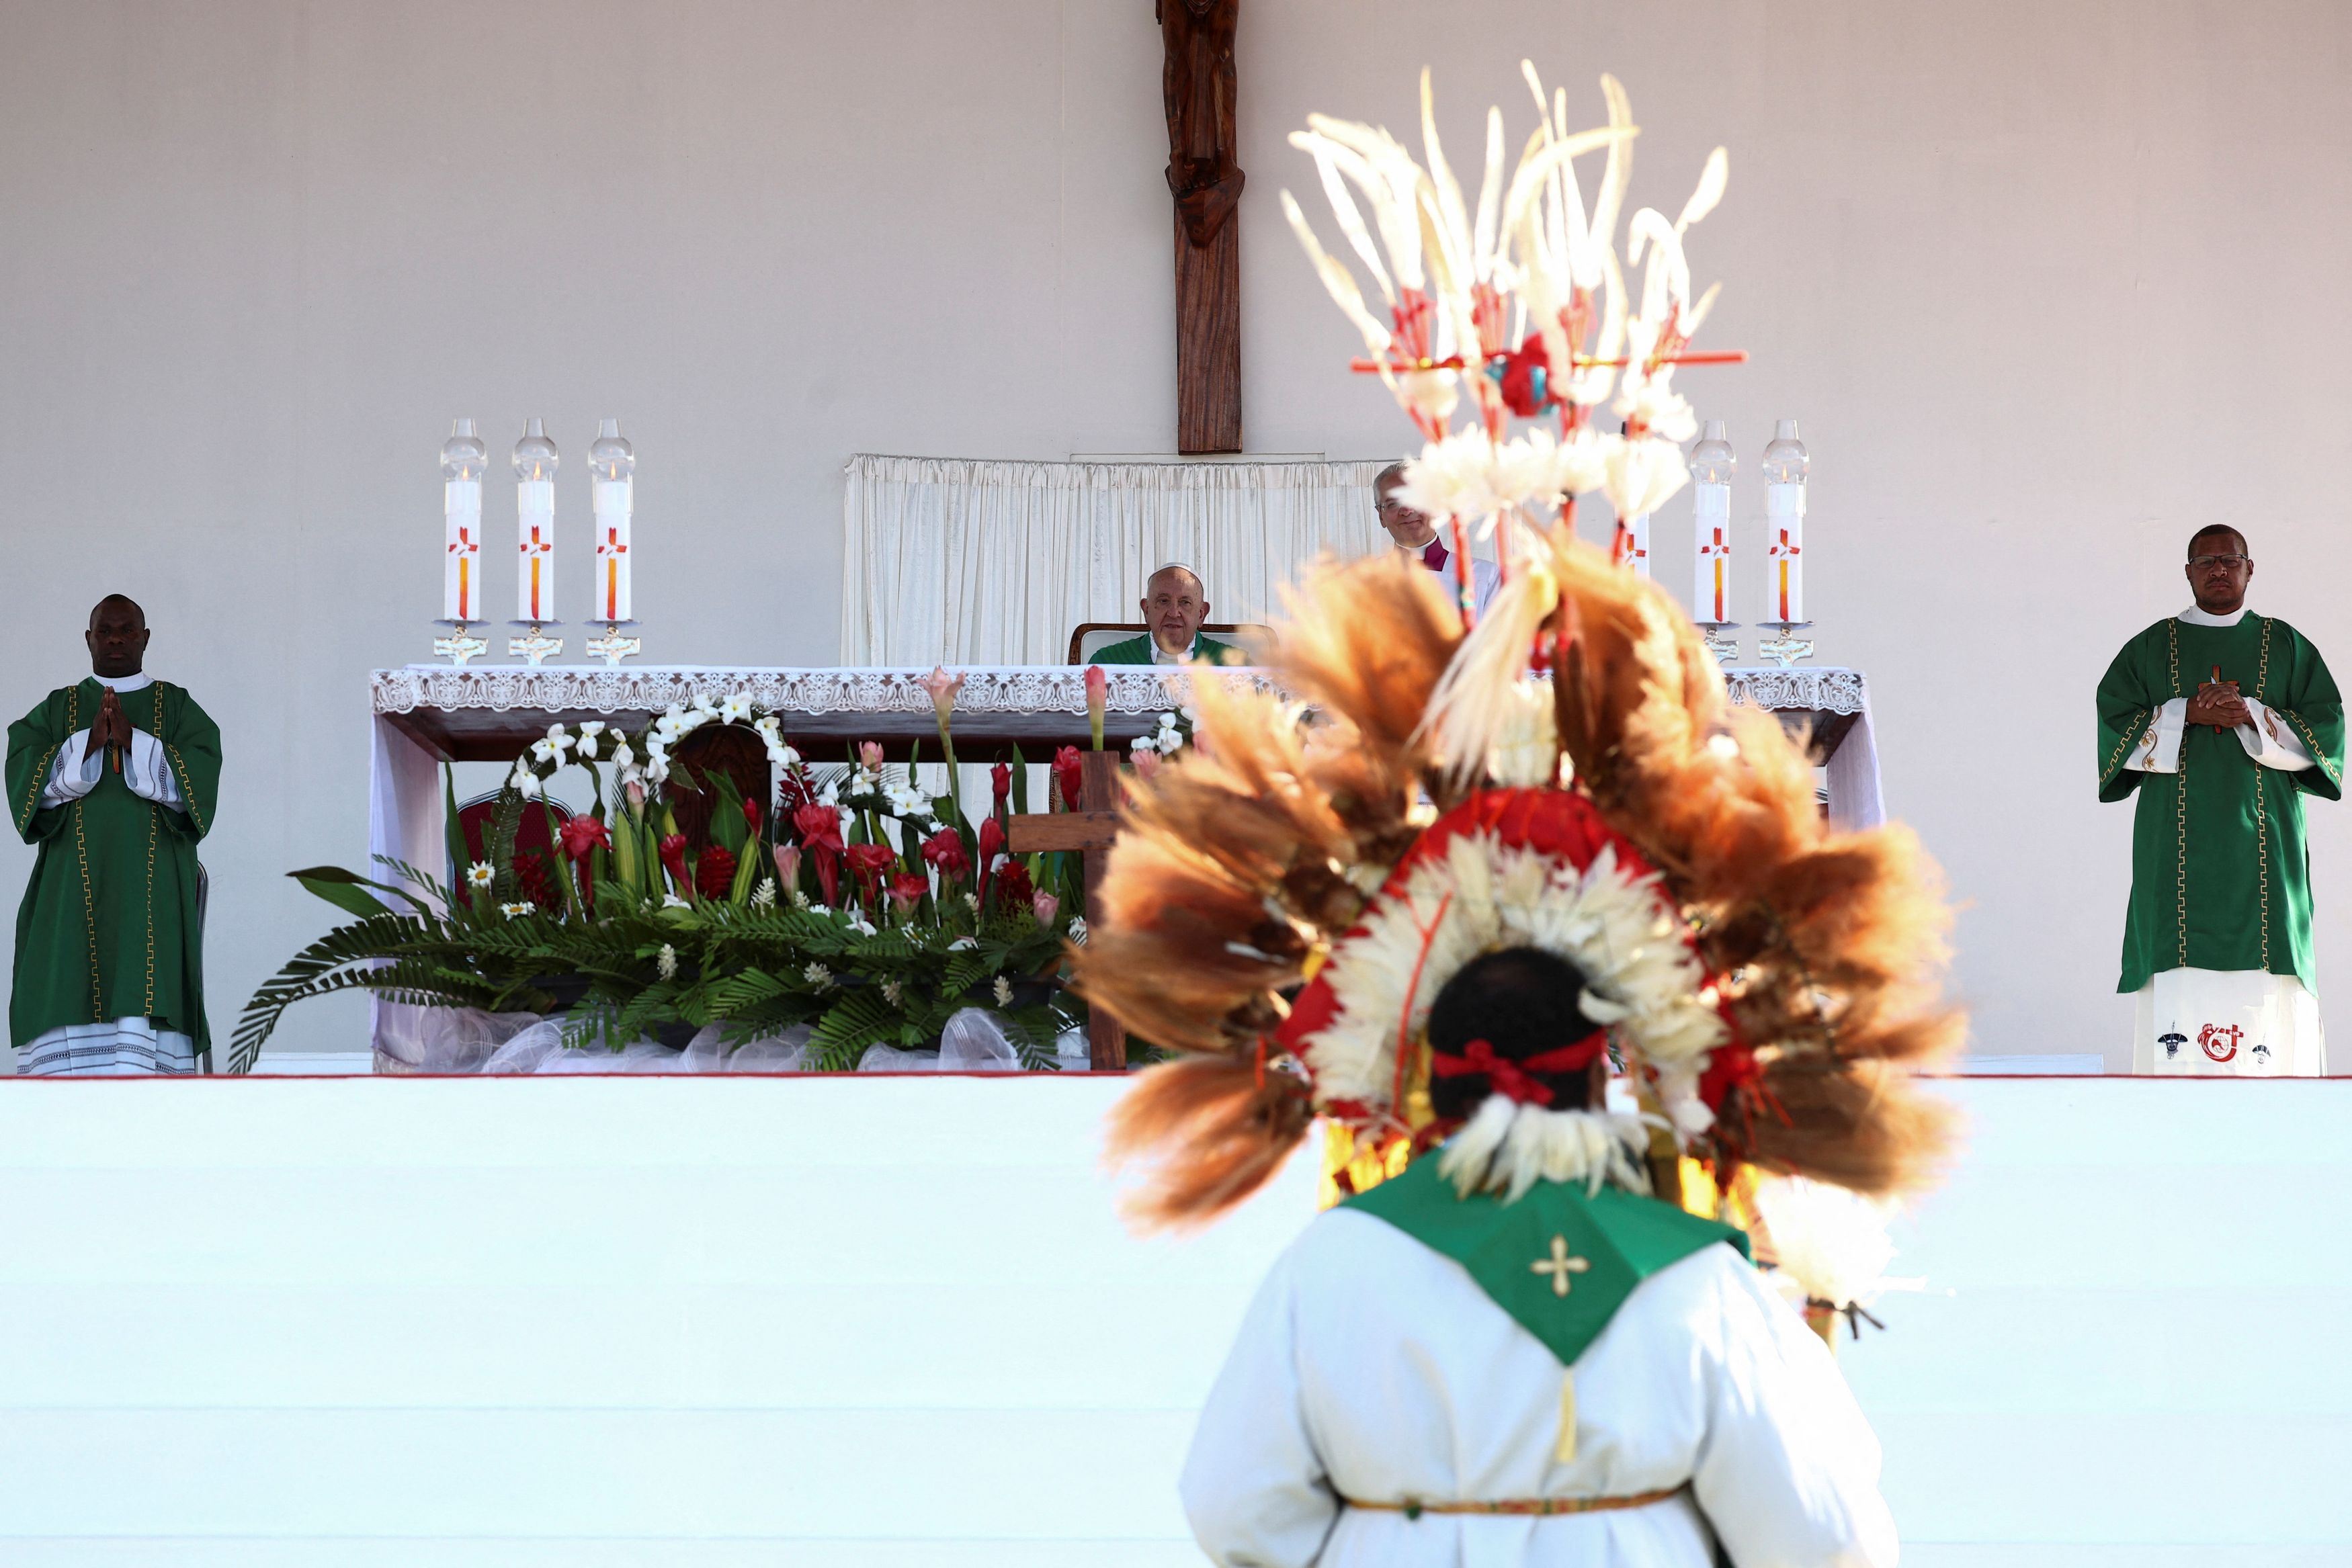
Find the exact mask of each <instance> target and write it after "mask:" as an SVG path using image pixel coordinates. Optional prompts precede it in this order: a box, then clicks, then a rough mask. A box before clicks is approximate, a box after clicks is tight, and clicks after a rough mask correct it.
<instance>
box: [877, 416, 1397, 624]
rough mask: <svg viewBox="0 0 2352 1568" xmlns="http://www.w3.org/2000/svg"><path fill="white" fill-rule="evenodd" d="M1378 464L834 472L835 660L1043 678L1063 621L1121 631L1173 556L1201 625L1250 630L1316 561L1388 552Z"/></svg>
mask: <svg viewBox="0 0 2352 1568" xmlns="http://www.w3.org/2000/svg"><path fill="white" fill-rule="evenodd" d="M1380 471H1381V464H1380V463H1378V462H1362V463H992V462H977V461H968V460H962V459H955V458H939V457H877V456H869V455H859V456H856V457H853V458H851V459H850V462H849V468H848V474H849V487H848V497H847V500H846V501H845V506H844V510H843V518H842V525H843V533H844V540H843V544H844V552H845V567H844V573H843V575H844V583H843V589H844V592H843V601H844V602H843V612H842V625H841V662H842V663H843V664H853V665H855V664H895V665H906V664H932V663H934V662H943V663H946V664H1061V663H1062V662H1063V661H1064V660H1065V659H1066V657H1067V656H1068V653H1069V641H1070V629H1071V628H1072V627H1074V626H1076V625H1077V624H1079V623H1080V622H1087V621H1116V622H1129V621H1135V620H1138V619H1139V615H1140V612H1139V610H1138V609H1137V607H1136V605H1137V601H1139V600H1140V599H1141V598H1142V597H1143V583H1144V578H1145V576H1146V575H1147V574H1148V573H1149V572H1150V570H1152V569H1153V568H1154V567H1157V566H1160V565H1161V564H1162V563H1164V562H1167V561H1171V560H1181V561H1182V562H1184V563H1185V564H1186V565H1188V566H1190V567H1192V569H1193V570H1195V571H1198V572H1199V573H1200V574H1201V580H1202V583H1203V584H1204V585H1205V586H1206V588H1207V591H1208V597H1209V607H1210V616H1209V618H1210V619H1211V620H1213V621H1265V620H1269V619H1271V618H1272V617H1273V616H1274V615H1275V614H1276V613H1277V612H1279V611H1280V609H1281V607H1282V601H1281V597H1280V594H1279V591H1278V590H1279V587H1280V585H1281V584H1283V583H1285V582H1286V581H1289V580H1293V579H1294V578H1296V577H1297V575H1298V573H1299V571H1300V569H1301V568H1303V567H1305V566H1306V565H1307V564H1308V563H1310V562H1312V561H1313V560H1314V559H1316V558H1317V557H1318V555H1320V554H1323V553H1325V552H1327V551H1328V552H1329V553H1330V554H1332V555H1334V556H1339V557H1341V558H1349V557H1354V556H1360V555H1366V554H1369V553H1370V552H1371V551H1373V550H1376V549H1384V548H1386V547H1387V545H1388V536H1387V535H1386V534H1384V533H1382V532H1381V527H1380V523H1379V521H1378V520H1377V519H1376V518H1375V517H1374V516H1373V513H1372V479H1373V476H1375V475H1377V474H1379V472H1380Z"/></svg>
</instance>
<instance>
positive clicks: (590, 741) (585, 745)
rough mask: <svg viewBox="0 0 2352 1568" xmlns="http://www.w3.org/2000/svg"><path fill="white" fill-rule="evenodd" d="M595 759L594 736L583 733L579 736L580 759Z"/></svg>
mask: <svg viewBox="0 0 2352 1568" xmlns="http://www.w3.org/2000/svg"><path fill="white" fill-rule="evenodd" d="M595 759H596V737H594V736H593V735H583V736H582V737H580V760H581V761H583V762H593V761H594V760H595Z"/></svg>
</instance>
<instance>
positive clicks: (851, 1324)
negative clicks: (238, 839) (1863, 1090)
mask: <svg viewBox="0 0 2352 1568" xmlns="http://www.w3.org/2000/svg"><path fill="white" fill-rule="evenodd" d="M1119 1089H1120V1085H1119V1084H1118V1083H1117V1082H1108V1081H1090V1080H1087V1079H1083V1078H1072V1079H1068V1080H1063V1081H1053V1080H1038V1079H940V1078H934V1077H921V1078H906V1079H877V1078H843V1079H767V1080H745V1079H724V1080H709V1079H646V1078H632V1079H582V1078H564V1079H557V1080H539V1079H533V1080H499V1079H466V1080H413V1079H411V1080H403V1079H319V1080H300V1079H286V1078H280V1079H272V1080H247V1081H218V1080H215V1081H198V1082H40V1081H34V1082H26V1081H16V1082H5V1083H0V1165H5V1176H6V1179H7V1187H6V1191H7V1198H6V1204H7V1221H6V1228H5V1236H6V1239H5V1245H0V1311H5V1313H6V1316H7V1321H8V1322H9V1325H10V1329H11V1334H10V1342H11V1343H12V1345H13V1347H14V1348H13V1354H10V1355H9V1357H8V1365H9V1368H10V1373H9V1375H8V1376H7V1377H6V1378H5V1382H0V1562H5V1563H8V1564H11V1565H12V1568H51V1565H59V1564H67V1563H71V1564H73V1565H75V1568H113V1565H129V1564H139V1565H142V1568H148V1565H153V1568H163V1565H165V1564H169V1565H170V1568H214V1565H226V1564H236V1568H293V1565H296V1564H300V1565H302V1568H311V1565H330V1568H340V1565H344V1564H365V1565H368V1568H377V1565H386V1568H388V1565H391V1564H395V1563H397V1564H402V1565H404V1568H405V1565H409V1564H416V1563H433V1564H436V1565H438V1564H459V1565H469V1568H470V1565H476V1564H499V1565H501V1568H509V1565H515V1568H520V1565H525V1564H528V1565H530V1568H554V1565H557V1564H562V1568H609V1565H615V1564H624V1563H625V1564H632V1565H635V1564H646V1565H653V1564H660V1565H663V1568H673V1565H681V1568H715V1565H719V1564H726V1565H730V1568H732V1565H736V1564H749V1563H782V1562H790V1563H793V1564H796V1565H801V1564H805V1565H810V1568H850V1565H855V1568H879V1565H882V1564H892V1565H897V1564H923V1565H925V1568H932V1565H943V1568H971V1565H981V1564H985V1565H988V1568H1013V1565H1016V1564H1017V1565H1019V1568H1079V1565H1081V1564H1083V1565H1085V1568H1102V1565H1107V1564H1127V1563H1135V1564H1152V1565H1156V1564H1174V1563H1192V1562H1196V1561H1198V1559H1197V1557H1196V1556H1195V1554H1194V1553H1193V1552H1192V1549H1191V1547H1190V1544H1189V1542H1188V1541H1187V1540H1186V1538H1185V1536H1184V1532H1183V1526H1182V1521H1181V1517H1180V1516H1179V1513H1178V1511H1177V1508H1176V1504H1175V1500H1174V1496H1173V1486H1172V1483H1173V1478H1174V1474H1175V1471H1176V1468H1177V1465H1178V1462H1179V1459H1180V1458H1181V1454H1182V1451H1183V1448H1184V1444H1185V1441H1186V1438H1187V1437H1188V1434H1189V1430H1190V1427H1191V1423H1192V1409H1193V1407H1194V1406H1195V1404H1196V1402H1197V1401H1198V1400H1199V1398H1200V1397H1201V1396H1202V1392H1203V1390H1204V1389H1205V1387H1206V1385H1207V1383H1208V1380H1209V1378H1210V1376H1211V1375H1212V1374H1213V1371H1214V1369H1215V1366H1216V1364H1217V1363H1218V1361H1219V1359H1220V1357H1221V1356H1222V1354H1223V1349H1224V1344H1225V1341H1226V1337H1227V1335H1228V1334H1229V1333H1230V1332H1231V1330H1232V1327H1233V1324H1234V1321H1235V1320H1236V1318H1237V1317H1238V1315H1239V1313H1240V1312H1241V1309H1242V1306H1243V1304H1244V1301H1245V1300H1246V1299H1247V1296H1248V1294H1249V1292H1250V1291H1251V1290H1252V1289H1253V1287H1254V1285H1255V1280H1256V1277H1257V1275H1258V1273H1259V1271H1260V1270H1262V1269H1263V1268H1264V1266H1265V1263H1266V1261H1267V1260H1269V1259H1270V1258H1271V1257H1272V1256H1273V1254H1274V1253H1275V1252H1276V1250H1277V1249H1279V1248H1280V1247H1281V1246H1282V1245H1283V1243H1284V1241H1285V1240H1286V1239H1287V1238H1288V1237H1289V1236H1290V1235H1291V1234H1292V1233H1294V1232H1295V1231H1296V1230H1297V1228H1298V1226H1299V1225H1301V1224H1302V1223H1304V1222H1305V1220H1306V1219H1307V1218H1308V1215H1309V1209H1310V1202H1311V1199H1310V1180H1309V1176H1310V1173H1309V1172H1308V1171H1307V1168H1306V1164H1305V1162H1304V1161H1301V1162H1298V1163H1297V1165H1296V1166H1294V1168H1293V1169H1292V1170H1291V1171H1290V1172H1289V1173H1287V1175H1286V1178H1285V1180H1284V1182H1283V1184H1282V1186H1280V1187H1279V1189H1278V1190H1276V1191H1273V1192H1270V1193H1269V1194H1267V1195H1265V1197H1262V1198H1261V1199H1260V1200H1259V1201H1258V1202H1257V1203H1256V1204H1255V1205H1254V1206H1253V1207H1251V1208H1250V1210H1249V1211H1248V1212H1247V1213H1245V1214H1244V1216H1242V1217H1241V1218H1238V1219H1237V1220H1236V1221H1234V1223H1232V1224H1230V1225H1228V1226H1226V1227H1224V1228H1222V1229H1219V1230H1216V1231H1213V1232H1211V1233H1210V1234H1208V1235H1207V1236H1205V1237H1202V1238H1200V1239H1194V1240H1191V1241H1186V1242H1166V1241H1157V1242H1149V1243H1146V1242H1138V1241H1135V1240H1132V1239H1129V1238H1127V1237H1126V1236H1125V1235H1124V1234H1123V1233H1122V1232H1121V1231H1120V1229H1119V1228H1118V1226H1117V1224H1116V1222H1115V1219H1114V1217H1113V1214H1112V1209H1111V1205H1110V1197H1109V1194H1108V1191H1107V1189H1106V1188H1105V1186H1104V1185H1103V1184H1102V1182H1101V1180H1100V1178H1099V1176H1097V1173H1096V1170H1095V1168H1094V1152H1095V1144H1096V1136H1097V1134H1096V1129H1097V1125H1098V1123H1099V1121H1100V1117H1101V1114H1102V1112H1103V1110H1104V1108H1105V1107H1106V1106H1107V1105H1108V1104H1109V1103H1110V1102H1111V1101H1112V1099H1113V1098H1114V1097H1115V1096H1116V1095H1117V1093H1118V1092H1119ZM1951 1092H1952V1093H1953V1094H1954V1095H1955V1096H1956V1097H1957V1098H1958V1099H1959V1100H1960V1101H1962V1102H1963V1103H1965V1104H1966V1105H1967V1106H1968V1107H1969V1111H1970V1112H1971V1113H1972V1115H1973V1117H1974V1119H1975V1124H1976V1133H1975V1143H1974V1147H1973V1150H1972V1153H1971V1155H1970V1157H1969V1163H1968V1165H1967V1166H1966V1167H1965V1169H1964V1170H1963V1171H1962V1172H1961V1174H1960V1176H1959V1178H1958V1180H1957V1181H1956V1182H1955V1183H1954V1185H1953V1186H1952V1187H1951V1188H1950V1189H1948V1191H1947V1192H1946V1193H1944V1194H1943V1195H1941V1196H1939V1197H1937V1199H1936V1200H1934V1201H1933V1202H1932V1203H1931V1204H1930V1205H1929V1206H1928V1207H1927V1210H1926V1211H1925V1213H1924V1214H1923V1215H1922V1216H1921V1217H1920V1218H1919V1221H1918V1223H1917V1224H1916V1225H1915V1226H1913V1227H1911V1228H1909V1230H1908V1232H1907V1233H1906V1237H1905V1252H1904V1255H1903V1257H1902V1258H1901V1259H1899V1260H1898V1261H1897V1265H1896V1268H1897V1271H1898V1272H1902V1273H1913V1274H1924V1275H1925V1276H1927V1279H1928V1281H1929V1284H1930V1290H1929V1291H1928V1292H1927V1293H1925V1294H1921V1295H1914V1296H1895V1297H1891V1298H1889V1299H1888V1300H1887V1301H1885V1303H1884V1305H1883V1307H1882V1309H1881V1313H1880V1315H1881V1316H1882V1317H1884V1318H1885V1320H1886V1321H1887V1322H1888V1323H1889V1324H1890V1325H1891V1332H1890V1333H1886V1334H1884V1335H1873V1336H1871V1337H1870V1338H1867V1339H1865V1340H1864V1342H1863V1343H1862V1344H1861V1345H1859V1346H1851V1345H1849V1346H1848V1347H1846V1349H1845V1353H1844V1357H1843V1360H1844V1364H1845V1366H1846V1367H1847V1369H1848V1373H1849V1375H1850V1376H1851V1377H1852V1378H1853V1382H1854V1385H1855V1386H1856V1388H1857V1389H1858V1390H1859V1392H1860V1394H1861V1396H1862V1398H1863V1401H1864V1405H1865V1406H1867V1407H1868V1408H1869V1410H1870V1412H1871V1415H1872V1416H1873V1417H1874V1420H1875V1421H1876V1422H1877V1425H1878V1428H1879V1431H1880V1433H1881V1435H1882V1436H1883V1437H1884V1439H1885V1443H1886V1447H1887V1450H1888V1474H1887V1490H1888V1492H1889V1495H1890V1497H1891V1499H1892V1500H1893V1502H1894V1504H1895V1511H1896V1514H1897V1517H1898V1518H1899V1519H1900V1521H1902V1524H1903V1526H1904V1531H1905V1534H1906V1539H1907V1540H1908V1542H1910V1543H1911V1546H1910V1550H1909V1551H1908V1552H1907V1561H1909V1562H1910V1563H1915V1564H1926V1565H1927V1568H1947V1565H1951V1564H1960V1563H1968V1564H1979V1563H1981V1564H1991V1565H1999V1568H2027V1565H2032V1568H2042V1565H2045V1564H2048V1565H2055V1564H2060V1563H2064V1564H2067V1565H2069V1568H2082V1565H2085V1564H2088V1565H2094V1568H2107V1565H2115V1568H2120V1565H2122V1564H2125V1563H2130V1564H2133V1565H2134V1568H2147V1565H2155V1568H2174V1565H2184V1564H2189V1563H2198V1564H2205V1563H2213V1564H2221V1563H2230V1564H2240V1563H2262V1564H2266V1565H2267V1564H2284V1565H2290V1568H2304V1565H2307V1564H2317V1563H2346V1562H2352V1518H2347V1511H2346V1510H2345V1509H2344V1508H2343V1506H2342V1502H2341V1500H2342V1498H2343V1496H2344V1495H2345V1493H2346V1488H2347V1483H2352V1354H2347V1348H2346V1345H2347V1329H2346V1328H2345V1326H2344V1322H2343V1314H2344V1303H2345V1302H2346V1301H2347V1300H2352V1245H2347V1243H2352V1222H2347V1219H2346V1218H2345V1214H2344V1205H2343V1203H2342V1200H2341V1199H2340V1198H2339V1197H2336V1184H2337V1181H2338V1179H2339V1177H2340V1161H2339V1160H2338V1159H2336V1157H2335V1154H2336V1150H2337V1149H2339V1148H2342V1147H2344V1146H2346V1145H2347V1143H2352V1082H2346V1081H2331V1082H2271V1081H2228V1082H2151V1081H2136V1080H2126V1079H2105V1080H2070V1079H2047V1078H2045V1079H2040V1080H2034V1081H2023V1082H2003V1081H1987V1080H1981V1079H1979V1080H1971V1081H1966V1082H1955V1083H1954V1084H1952V1085H1951Z"/></svg>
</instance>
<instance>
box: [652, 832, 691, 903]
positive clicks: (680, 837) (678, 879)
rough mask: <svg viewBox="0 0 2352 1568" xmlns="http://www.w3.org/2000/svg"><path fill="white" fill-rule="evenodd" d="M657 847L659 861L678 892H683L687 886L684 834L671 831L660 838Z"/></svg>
mask: <svg viewBox="0 0 2352 1568" xmlns="http://www.w3.org/2000/svg"><path fill="white" fill-rule="evenodd" d="M658 847H659V849H660V850H661V862H662V864H663V865H664V866H665V867H667V868H668V871H669V879H670V881H672V882H673V883H677V890H678V891H679V892H680V893H683V892H685V891H686V889H687V887H688V880H687V875H686V835H685V834H684V833H671V834H669V835H668V836H667V837H666V838H664V839H663V840H662V841H661V843H660V845H659V846H658Z"/></svg>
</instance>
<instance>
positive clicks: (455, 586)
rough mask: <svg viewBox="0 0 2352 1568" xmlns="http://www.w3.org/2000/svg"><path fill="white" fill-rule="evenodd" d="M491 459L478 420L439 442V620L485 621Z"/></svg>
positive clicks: (462, 424) (460, 423)
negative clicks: (485, 518) (486, 491)
mask: <svg viewBox="0 0 2352 1568" xmlns="http://www.w3.org/2000/svg"><path fill="white" fill-rule="evenodd" d="M488 458H489V452H488V449H487V448H486V447H484V446H483V445H482V442H481V438H480V437H479V436H478V435H476V434H474V422H473V421H472V420H470V419H461V420H459V421H457V423H456V425H455V426H454V427H452V429H451V430H450V432H449V439H448V440H447V441H446V442H444V443H442V445H441V545H442V549H441V619H442V620H444V621H458V622H465V621H479V620H481V619H482V468H483V465H484V464H485V463H486V462H487V461H488Z"/></svg>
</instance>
